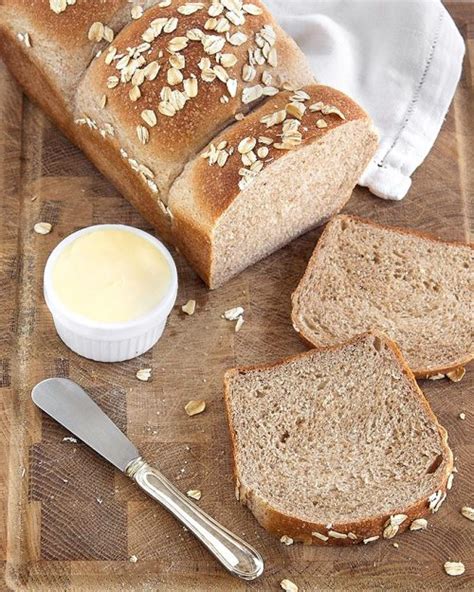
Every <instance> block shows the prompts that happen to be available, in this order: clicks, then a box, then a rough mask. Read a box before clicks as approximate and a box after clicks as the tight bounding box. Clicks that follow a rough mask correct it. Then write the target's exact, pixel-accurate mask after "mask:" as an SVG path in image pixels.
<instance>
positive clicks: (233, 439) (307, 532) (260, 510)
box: [224, 331, 453, 546]
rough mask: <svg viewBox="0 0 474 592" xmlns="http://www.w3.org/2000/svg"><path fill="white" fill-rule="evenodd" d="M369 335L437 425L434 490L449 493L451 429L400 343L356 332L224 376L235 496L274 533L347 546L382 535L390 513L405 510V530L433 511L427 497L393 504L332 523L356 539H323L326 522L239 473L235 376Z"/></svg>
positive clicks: (270, 366)
mask: <svg viewBox="0 0 474 592" xmlns="http://www.w3.org/2000/svg"><path fill="white" fill-rule="evenodd" d="M369 336H374V337H378V338H379V339H380V340H381V341H382V342H383V343H384V344H386V345H387V346H388V347H389V348H390V349H391V351H392V352H393V353H394V354H395V357H396V358H397V360H398V362H399V364H400V367H401V369H402V371H403V374H404V375H405V378H406V379H407V380H408V382H409V383H410V385H411V386H412V388H413V390H414V395H415V396H416V397H417V398H418V400H419V402H420V404H421V405H422V407H423V409H424V410H425V412H426V414H427V415H428V416H429V417H430V419H431V421H432V422H433V424H434V426H435V427H436V428H437V430H438V433H439V437H440V443H441V448H442V451H443V460H444V469H443V471H439V473H440V474H439V475H438V483H437V487H436V489H435V491H434V492H433V493H435V492H436V491H440V492H442V495H443V496H445V495H447V492H448V479H449V477H450V475H451V474H452V472H453V453H452V451H451V449H450V448H449V446H448V433H447V431H446V430H445V429H444V428H443V426H441V425H440V423H439V422H438V419H437V417H436V416H435V414H434V413H433V410H432V409H431V407H430V404H429V402H428V400H427V399H426V397H425V396H424V394H423V392H422V390H421V389H420V387H419V386H418V383H417V382H416V378H415V375H414V374H413V372H412V371H411V370H410V368H409V366H408V364H407V363H406V361H405V359H404V357H403V355H402V353H401V351H400V349H399V348H398V346H397V344H396V343H395V342H394V341H392V340H391V339H389V338H388V337H387V336H386V335H384V334H383V333H381V332H378V331H370V332H367V333H363V334H360V335H357V336H356V337H354V338H352V339H350V340H349V341H346V342H345V343H342V344H337V345H331V346H327V347H317V348H314V349H313V350H311V351H308V352H303V353H300V354H296V355H292V356H288V357H286V358H283V359H281V360H277V361H275V362H272V363H270V364H260V365H253V366H245V367H239V368H233V369H230V370H228V371H227V372H226V374H225V377H224V402H225V409H226V417H227V423H228V425H229V434H230V443H231V455H232V464H233V475H234V479H235V483H236V497H237V499H238V500H239V501H240V502H241V503H242V504H244V505H246V506H247V507H248V508H249V509H250V510H251V512H252V513H253V514H254V516H255V518H256V519H257V521H258V522H259V524H260V525H261V526H262V527H263V528H265V530H268V531H269V532H270V533H272V534H273V535H275V536H278V537H282V536H284V535H286V536H289V537H291V538H292V539H293V540H294V541H297V542H302V543H305V544H313V545H314V544H316V545H331V546H341V545H343V546H348V545H356V544H360V543H363V541H364V539H368V538H371V537H379V538H381V539H382V538H383V531H384V528H385V525H386V523H387V521H388V520H389V519H390V516H391V515H392V516H393V515H396V514H406V515H407V519H406V520H405V521H404V522H403V523H402V524H401V525H400V527H399V530H398V533H397V534H399V533H402V532H404V531H406V530H407V529H408V528H409V527H410V525H411V523H412V522H413V521H414V520H416V519H418V518H423V517H426V516H428V515H430V513H431V510H430V508H429V501H428V499H427V498H422V499H419V500H417V501H416V502H415V503H414V504H412V505H411V506H409V507H407V508H393V511H392V512H391V514H384V515H375V516H368V517H367V518H364V519H363V520H359V521H353V522H340V523H339V522H335V523H333V524H332V525H331V530H334V531H336V532H339V533H344V534H348V533H353V534H354V535H356V536H357V538H356V539H352V538H333V537H328V540H327V541H323V540H321V539H319V538H317V537H315V536H313V535H312V533H313V532H318V533H320V534H322V535H324V536H327V533H328V529H327V527H326V526H327V525H325V524H321V523H314V522H308V521H305V520H301V519H300V518H298V517H297V516H293V515H288V514H285V513H283V512H280V511H279V510H277V509H276V508H274V507H273V506H272V505H271V504H270V503H268V502H267V501H266V500H265V499H263V498H262V497H261V496H259V495H258V494H257V493H256V492H255V491H253V490H252V489H250V488H248V487H247V486H246V485H245V483H243V482H242V480H241V476H240V473H239V467H238V465H237V460H236V449H237V434H236V432H235V430H234V429H233V427H232V426H233V422H232V408H231V402H230V398H231V392H230V389H231V380H232V378H233V377H234V376H236V375H238V374H240V373H245V372H249V371H255V370H257V371H258V370H271V369H272V368H275V367H278V366H280V365H283V364H286V363H288V362H291V361H293V360H300V359H305V358H307V357H310V356H311V355H312V353H313V352H314V351H315V350H316V351H329V352H330V351H336V350H338V349H340V348H341V347H346V346H349V345H353V344H356V343H358V342H359V341H362V340H365V339H367V337H369Z"/></svg>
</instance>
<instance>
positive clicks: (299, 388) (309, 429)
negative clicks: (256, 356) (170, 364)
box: [225, 334, 453, 545]
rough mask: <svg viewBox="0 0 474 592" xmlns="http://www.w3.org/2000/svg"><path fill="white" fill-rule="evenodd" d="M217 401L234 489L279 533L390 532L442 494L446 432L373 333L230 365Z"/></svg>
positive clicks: (313, 537)
mask: <svg viewBox="0 0 474 592" xmlns="http://www.w3.org/2000/svg"><path fill="white" fill-rule="evenodd" d="M225 400H226V406H227V414H228V421H229V426H230V432H231V439H232V447H233V457H234V471H235V478H236V482H237V488H236V494H237V498H238V499H240V501H241V502H242V503H244V504H246V505H247V506H248V507H249V508H250V510H251V511H252V512H253V514H254V515H255V517H256V518H257V520H258V522H259V523H260V524H261V525H262V526H263V527H264V528H266V529H267V530H269V531H270V532H272V533H273V534H276V535H277V536H280V537H281V536H284V535H287V536H289V537H291V538H293V539H294V540H295V541H302V542H305V543H322V544H335V545H336V544H354V543H360V542H369V540H375V538H379V537H385V538H392V537H393V536H394V535H395V534H397V533H398V532H402V531H404V530H406V529H407V528H408V527H410V525H411V524H412V523H413V521H414V520H415V519H419V518H421V517H423V516H425V515H427V514H429V513H430V511H437V510H438V509H439V507H440V505H441V503H442V502H443V501H444V499H445V497H446V491H447V489H448V488H449V485H450V482H451V480H452V478H450V477H449V476H450V475H451V474H452V469H453V456H452V453H451V450H450V449H449V447H448V444H447V432H446V430H445V429H444V428H443V427H441V426H440V424H439V423H438V421H437V419H436V417H435V415H434V414H433V412H432V410H431V408H430V406H429V403H428V402H427V400H426V399H425V397H424V395H423V393H422V392H421V390H420V389H419V387H418V385H417V383H416V380H415V378H414V376H413V373H412V372H411V371H410V369H409V368H408V366H407V365H406V363H405V361H404V360H403V357H402V355H401V353H400V351H399V349H398V348H397V346H396V345H395V343H393V342H392V341H390V340H389V339H388V338H386V337H385V336H383V335H382V334H378V335H376V334H365V335H361V336H358V337H356V338H355V339H354V340H352V341H350V342H347V343H345V344H344V345H340V346H337V347H331V348H326V349H321V350H312V351H310V352H308V353H304V354H300V355H297V356H294V357H292V358H289V359H287V360H284V361H282V362H278V363H275V364H273V365H268V366H261V367H252V368H240V369H234V370H230V371H229V372H228V373H227V374H226V378H225ZM448 484H449V485H448ZM418 524H420V523H419V522H418V523H416V525H418ZM421 524H424V523H421ZM368 539H369V540H368Z"/></svg>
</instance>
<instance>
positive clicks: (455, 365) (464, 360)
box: [291, 214, 474, 379]
mask: <svg viewBox="0 0 474 592" xmlns="http://www.w3.org/2000/svg"><path fill="white" fill-rule="evenodd" d="M341 220H354V221H356V222H361V223H363V224H367V225H369V226H372V227H373V228H378V229H381V230H389V231H392V232H398V233H399V234H404V235H406V236H416V237H418V238H421V239H425V240H430V241H432V242H434V243H437V244H439V243H441V244H444V245H447V246H454V247H456V246H457V247H469V248H471V249H473V250H474V243H464V242H462V241H448V240H444V239H439V238H437V237H435V236H434V235H432V234H430V233H428V232H424V231H421V230H417V229H409V228H402V227H399V226H389V225H387V224H380V223H378V222H374V221H373V220H367V219H366V218H361V217H360V216H354V215H348V214H339V215H337V216H335V217H334V218H333V219H332V220H331V221H329V222H328V224H327V226H326V228H325V229H324V231H323V233H322V235H321V237H320V239H319V241H318V243H317V245H316V247H315V249H314V251H313V254H312V256H311V258H310V260H309V262H308V265H307V267H306V270H305V273H304V274H303V277H302V278H301V280H300V282H299V284H298V287H297V288H296V290H295V291H294V292H293V294H292V296H291V302H292V312H291V320H292V323H293V327H294V329H295V331H296V332H297V333H298V335H299V336H300V338H301V339H302V341H304V343H306V344H307V345H308V346H309V347H321V344H319V343H316V342H314V341H313V340H312V339H311V337H310V336H309V335H308V334H307V333H305V330H304V327H303V326H302V325H301V324H300V323H299V319H298V315H297V314H296V304H297V300H298V298H299V297H300V292H301V290H302V286H303V285H304V284H305V282H306V281H307V280H308V279H309V278H310V275H311V269H312V268H313V266H314V265H315V263H316V261H317V259H318V257H319V255H320V252H321V250H322V249H323V247H325V246H326V243H327V239H328V236H329V233H330V230H331V228H332V226H333V225H334V224H336V223H337V222H338V221H341ZM473 359H474V352H472V353H466V355H465V356H463V357H461V358H460V359H459V360H456V361H455V362H452V363H451V364H446V365H443V366H436V367H434V368H412V371H413V374H414V375H415V377H416V378H418V379H427V378H430V377H431V376H437V375H439V374H448V373H450V372H454V371H456V370H461V369H463V368H464V367H465V366H466V365H467V364H469V363H470V362H472V360H473Z"/></svg>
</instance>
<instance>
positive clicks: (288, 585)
mask: <svg viewBox="0 0 474 592" xmlns="http://www.w3.org/2000/svg"><path fill="white" fill-rule="evenodd" d="M280 588H281V589H282V590H285V592H298V586H297V585H296V584H295V583H294V582H292V581H291V580H287V579H285V580H282V581H281V582H280Z"/></svg>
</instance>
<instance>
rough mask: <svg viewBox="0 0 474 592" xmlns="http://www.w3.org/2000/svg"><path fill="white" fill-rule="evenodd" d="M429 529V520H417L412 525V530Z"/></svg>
mask: <svg viewBox="0 0 474 592" xmlns="http://www.w3.org/2000/svg"><path fill="white" fill-rule="evenodd" d="M426 528H428V520H426V519H425V518H417V519H416V520H413V522H412V523H411V524H410V530H426Z"/></svg>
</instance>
